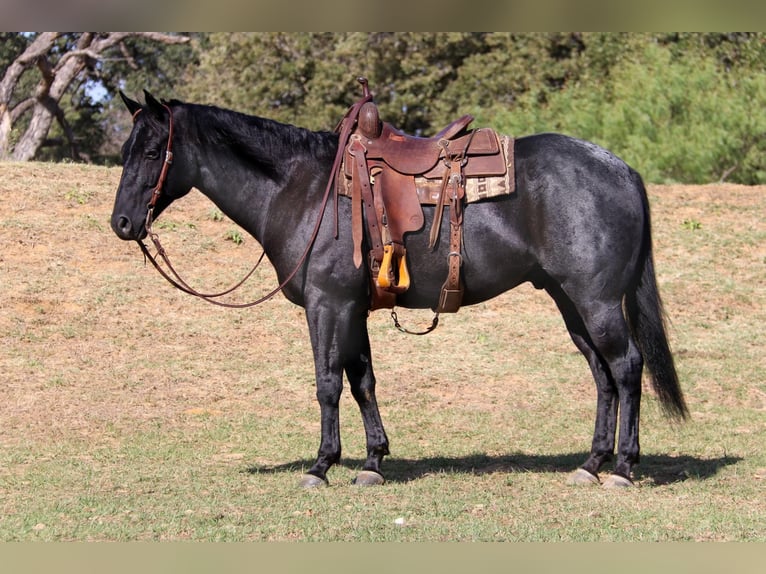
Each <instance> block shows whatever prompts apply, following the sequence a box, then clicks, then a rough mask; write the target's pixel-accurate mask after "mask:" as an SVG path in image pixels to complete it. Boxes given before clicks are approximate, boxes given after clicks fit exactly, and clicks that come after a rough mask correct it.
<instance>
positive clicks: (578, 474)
mask: <svg viewBox="0 0 766 574" xmlns="http://www.w3.org/2000/svg"><path fill="white" fill-rule="evenodd" d="M567 484H574V485H577V486H580V485H589V484H600V481H599V480H598V477H597V476H596V475H595V474H591V473H590V472H588V471H587V470H585V469H584V468H578V469H577V470H576V471H574V472H573V473H572V474H570V475H569V478H568V479H567Z"/></svg>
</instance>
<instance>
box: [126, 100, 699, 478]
mask: <svg viewBox="0 0 766 574" xmlns="http://www.w3.org/2000/svg"><path fill="white" fill-rule="evenodd" d="M145 97H146V103H145V104H144V105H142V104H140V103H139V102H136V101H133V100H130V99H129V98H127V97H125V96H124V95H123V100H124V101H125V104H126V105H127V107H128V109H129V110H130V112H131V113H132V114H133V117H134V125H133V129H132V132H131V134H130V137H129V138H128V140H127V141H126V143H125V145H124V147H123V162H124V166H123V172H122V178H121V180H120V185H119V188H118V190H117V195H116V199H115V204H114V211H113V213H112V220H111V224H112V229H113V230H114V232H115V233H116V234H117V235H118V236H119V237H120V238H121V239H125V240H134V241H140V240H142V239H143V238H145V237H146V235H147V229H146V226H147V213H148V205H149V204H150V202H152V205H153V216H154V217H157V216H158V215H159V214H160V213H161V212H162V210H163V209H165V208H166V207H167V206H168V205H170V203H171V202H173V201H175V200H176V199H179V198H181V197H182V196H183V195H185V194H186V193H188V192H189V191H190V190H191V189H192V188H197V189H199V190H200V191H201V192H202V193H203V194H205V195H206V196H207V197H208V198H210V199H211V200H212V201H213V203H215V205H216V206H218V208H220V209H221V211H222V212H224V213H225V214H226V215H227V216H228V217H230V218H231V219H232V220H233V221H234V222H236V223H237V224H239V225H240V226H241V227H242V228H244V229H245V230H246V231H247V232H249V233H250V234H251V235H252V236H253V237H255V239H256V240H257V241H259V242H260V243H261V245H262V246H263V248H264V250H265V253H266V255H267V256H268V258H269V260H270V261H271V263H272V264H273V266H274V268H275V269H276V272H277V275H278V278H279V280H280V281H284V280H286V279H289V280H288V281H287V283H286V285H284V287H283V289H282V290H283V292H284V295H285V296H286V297H287V298H288V299H289V300H290V301H292V302H293V303H295V304H296V305H300V306H301V307H303V308H304V309H305V313H306V320H307V322H308V328H309V334H310V337H311V344H312V348H313V353H314V364H315V370H316V394H317V399H318V401H319V405H320V410H321V429H322V430H321V442H320V445H319V451H318V455H317V458H316V462H315V463H314V465H313V466H312V467H311V468H310V470H309V471H308V474H307V475H304V477H303V478H302V481H301V482H302V484H303V485H304V486H313V485H321V484H325V483H326V481H327V471H328V470H329V468H330V467H331V466H332V465H333V464H335V463H337V462H338V461H339V459H340V456H341V444H340V432H339V416H338V414H339V413H338V404H339V399H340V396H341V389H342V386H343V374H344V373H345V375H346V377H347V378H348V382H349V385H350V388H351V392H352V394H353V396H354V399H355V400H356V402H357V403H358V405H359V408H360V410H361V413H362V418H363V421H364V428H365V433H366V437H367V459H366V462H365V464H364V468H363V470H362V471H361V472H360V473H359V476H358V477H357V479H356V482H357V483H360V484H379V483H382V482H383V478H382V473H381V463H382V460H383V457H384V456H385V455H387V454H389V445H388V438H387V437H386V433H385V431H384V429H383V424H382V422H381V418H380V414H379V411H378V405H377V401H376V397H375V376H374V374H373V367H372V357H371V354H370V343H369V337H368V334H367V317H368V314H369V310H370V295H369V289H370V285H369V275H368V270H367V269H366V268H365V265H362V266H361V268H357V267H356V266H355V265H354V263H353V262H352V251H353V244H352V233H351V215H352V214H351V210H352V207H351V201H350V199H349V198H348V197H345V196H340V197H339V198H338V200H337V206H335V205H334V203H331V205H333V208H329V209H326V210H324V209H323V205H322V204H323V197H324V196H325V188H326V185H327V182H328V178H330V176H331V169H332V165H333V160H334V158H335V156H336V151H337V149H338V140H339V136H338V134H337V133H331V132H312V131H309V130H306V129H302V128H298V127H295V126H291V125H285V124H282V123H278V122H275V121H272V120H268V119H264V118H260V117H254V116H248V115H243V114H240V113H236V112H233V111H228V110H224V109H220V108H216V107H210V106H202V105H194V104H187V103H182V102H178V101H171V102H159V101H157V100H155V99H154V98H153V97H152V96H151V95H150V94H148V93H146V94H145ZM171 125H172V126H173V128H172V129H173V133H169V131H170V130H169V126H171ZM171 139H172V148H173V161H172V165H171V164H168V163H166V162H164V153H165V150H166V149H168V148H169V145H170V140H171ZM514 145H515V150H514V151H515V177H516V192H515V193H513V194H511V195H508V196H505V197H503V198H501V199H492V200H488V201H481V202H478V203H471V204H468V205H466V206H465V210H464V233H463V241H464V247H463V253H462V257H463V263H462V269H461V274H462V278H463V281H464V288H465V292H464V296H463V304H464V305H471V304H475V303H480V302H482V301H486V300H487V299H490V298H492V297H495V296H496V295H499V294H501V293H503V292H505V291H508V290H509V289H513V288H514V287H516V286H517V285H519V284H521V283H523V282H526V281H529V282H531V283H532V284H533V285H534V286H535V287H537V288H539V289H545V290H546V291H547V292H548V294H549V295H550V296H551V297H552V298H553V300H554V301H555V302H556V305H557V306H558V308H559V310H560V312H561V314H562V316H563V317H564V321H565V323H566V327H567V329H568V331H569V333H570V335H571V337H572V340H573V341H574V344H575V345H576V346H577V348H578V349H579V350H580V351H581V352H582V354H583V355H584V356H585V358H586V359H587V361H588V364H589V365H590V368H591V371H592V373H593V377H594V379H595V382H596V390H597V393H598V400H597V409H596V424H595V431H594V434H593V442H592V446H591V452H590V455H589V456H588V458H587V460H585V462H584V463H583V465H582V466H581V467H580V468H579V469H577V470H576V471H575V472H574V473H573V474H572V475H571V478H570V482H574V483H598V482H599V478H598V472H599V469H600V468H601V466H602V465H603V464H604V463H606V462H608V461H610V460H611V459H612V458H613V456H614V450H615V435H616V433H617V430H618V418H619V443H618V444H617V457H616V461H615V462H614V467H613V470H612V473H611V474H610V475H609V476H608V477H607V478H606V479H605V480H604V481H603V484H604V485H605V486H627V485H630V484H632V482H631V469H632V467H633V466H634V465H635V464H636V463H637V462H638V460H639V439H638V435H639V406H640V401H641V374H642V370H643V366H644V363H646V366H647V367H648V370H649V372H650V373H651V377H652V382H653V388H654V390H655V392H656V393H657V395H658V397H659V399H660V401H661V403H662V406H663V407H664V410H665V411H666V412H667V413H668V414H669V415H670V416H672V417H677V418H685V417H686V416H687V408H686V405H685V402H684V398H683V395H682V393H681V389H680V387H679V384H678V379H677V376H676V371H675V367H674V364H673V358H672V355H671V353H670V349H669V346H668V342H667V337H666V334H665V328H664V323H663V311H662V304H661V301H660V297H659V293H658V290H657V284H656V278H655V271H654V263H653V258H652V241H651V237H650V222H649V205H648V201H647V195H646V190H645V188H644V185H643V183H642V180H641V178H640V176H639V175H638V174H637V173H636V172H635V171H634V170H633V169H631V168H630V167H629V166H627V165H626V164H625V163H624V162H623V161H621V160H620V159H618V158H617V157H615V156H614V155H613V154H611V153H610V152H608V151H606V150H604V149H602V148H600V147H598V146H596V145H594V144H592V143H588V142H584V141H581V140H577V139H573V138H571V137H567V136H564V135H558V134H539V135H532V136H528V137H522V138H518V139H516V140H515V144H514ZM155 189H158V190H159V189H161V193H160V194H158V195H157V194H154V190H155ZM154 195H157V196H156V197H154V198H153V196H154ZM331 202H332V200H331ZM335 208H337V213H338V230H337V235H336V229H335V227H336V220H335V211H336V209H335ZM447 211H448V210H445V213H444V217H445V218H446V219H447V220H448V215H447ZM424 214H425V225H424V227H423V229H422V230H421V231H418V232H414V233H410V234H408V235H407V237H406V248H407V254H408V260H409V269H410V276H411V286H410V288H409V290H408V291H406V292H405V293H404V294H401V295H398V296H397V300H396V304H397V306H400V307H403V308H418V309H426V308H431V309H433V308H436V306H437V299H438V297H439V291H440V287H441V285H442V283H443V282H444V278H445V276H446V274H447V265H448V264H447V261H448V257H447V252H448V249H449V243H450V241H449V225H448V222H447V224H445V225H443V226H442V227H441V237H440V239H439V242H438V243H437V246H436V248H435V249H428V247H427V246H428V229H429V228H430V225H431V222H432V219H433V215H434V208H433V207H428V206H426V207H424ZM320 218H321V225H319V227H318V232H317V233H316V238H315V240H314V242H313V246H312V247H311V249H310V251H309V252H308V255H307V257H305V259H303V260H302V259H301V258H302V256H303V254H304V252H305V250H306V248H307V245H308V244H309V242H310V240H311V237H312V235H313V233H314V229H315V226H316V225H317V222H318V221H319V219H320ZM296 267H297V273H295V275H294V276H293V277H292V278H290V274H291V273H292V272H293V271H294V270H295V269H296ZM618 412H619V417H618Z"/></svg>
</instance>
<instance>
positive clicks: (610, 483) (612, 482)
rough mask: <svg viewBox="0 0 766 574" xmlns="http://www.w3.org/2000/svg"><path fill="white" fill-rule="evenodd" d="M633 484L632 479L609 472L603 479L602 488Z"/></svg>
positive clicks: (625, 486) (624, 486)
mask: <svg viewBox="0 0 766 574" xmlns="http://www.w3.org/2000/svg"><path fill="white" fill-rule="evenodd" d="M631 486H633V481H632V480H630V479H629V478H625V477H624V476H621V475H619V474H610V475H609V476H607V477H606V480H604V488H628V487H631Z"/></svg>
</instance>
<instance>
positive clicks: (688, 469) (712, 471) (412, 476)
mask: <svg viewBox="0 0 766 574" xmlns="http://www.w3.org/2000/svg"><path fill="white" fill-rule="evenodd" d="M587 457H588V453H586V452H579V453H570V454H558V455H535V454H510V455H503V456H488V455H484V454H472V455H467V456H460V457H428V458H421V459H406V458H395V457H391V458H386V460H385V461H384V463H383V464H384V466H383V470H384V473H385V476H386V480H387V481H388V482H400V483H405V482H410V481H413V480H418V479H420V478H423V477H425V476H429V475H433V474H439V473H463V474H474V475H481V474H489V473H493V472H501V473H509V474H512V473H519V472H558V473H564V474H568V473H570V472H572V471H573V470H575V469H576V468H577V467H578V466H579V465H580V464H582V463H583V462H584V461H585V459H586V458H587ZM741 460H742V458H740V457H734V456H723V457H717V458H699V457H694V456H685V455H682V456H670V455H663V454H659V455H658V454H654V455H652V454H648V455H643V456H642V457H641V464H639V465H638V466H637V467H636V468H635V472H634V479H635V480H636V481H642V480H646V479H649V480H650V481H651V482H653V483H654V484H655V485H663V484H672V483H676V482H683V481H685V480H688V479H690V478H693V479H696V480H704V479H707V478H710V477H712V476H715V475H716V474H717V473H718V471H719V470H720V469H721V468H724V467H726V466H729V465H732V464H736V463H738V462H740V461H741ZM313 463H314V461H313V460H312V459H304V460H298V461H295V462H289V463H285V464H280V465H274V466H256V465H253V466H251V467H248V468H247V469H246V470H245V472H248V473H250V474H259V473H280V472H286V473H294V472H305V471H306V470H308V469H309V468H310V467H311V465H312V464H313ZM340 464H341V465H342V466H345V467H347V468H351V469H357V470H359V469H361V468H362V465H363V464H364V460H362V459H342V460H341V462H340ZM608 470H609V469H608V468H607V467H604V468H603V469H602V474H603V473H606V472H608Z"/></svg>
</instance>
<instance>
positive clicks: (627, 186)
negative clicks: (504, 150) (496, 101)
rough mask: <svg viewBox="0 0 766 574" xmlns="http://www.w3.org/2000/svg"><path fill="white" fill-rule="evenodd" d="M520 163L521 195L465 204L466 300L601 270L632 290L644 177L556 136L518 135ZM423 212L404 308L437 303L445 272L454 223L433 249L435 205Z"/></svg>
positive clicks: (412, 244) (411, 249)
mask: <svg viewBox="0 0 766 574" xmlns="http://www.w3.org/2000/svg"><path fill="white" fill-rule="evenodd" d="M514 163H515V170H516V174H515V175H516V191H515V192H514V193H512V194H510V195H508V196H505V197H503V198H496V199H492V200H488V201H481V202H477V203H472V204H469V205H468V206H467V207H466V209H465V215H464V226H465V228H464V229H465V231H464V249H463V254H462V256H463V273H462V277H463V279H464V282H465V295H464V299H463V303H464V304H465V305H470V304H473V303H478V302H481V301H485V300H487V299H490V298H492V297H494V296H497V295H499V294H500V293H503V292H504V291H507V290H509V289H512V288H514V287H516V286H517V285H519V284H520V283H523V282H526V281H531V282H533V283H534V284H535V285H536V286H538V287H541V286H543V285H544V284H545V282H546V281H548V280H551V279H553V280H556V281H559V282H570V283H572V282H576V281H579V282H581V283H583V284H587V283H588V282H590V281H592V280H593V279H594V278H595V277H596V276H600V277H599V281H600V282H608V283H610V284H611V285H612V286H613V287H614V289H615V292H620V291H622V290H624V288H625V287H626V285H627V282H628V281H629V280H630V278H631V277H632V274H633V267H634V264H635V262H636V261H637V258H638V256H639V252H640V246H641V242H642V234H643V230H644V224H645V217H646V212H645V201H644V199H642V196H643V194H644V193H645V192H644V190H643V184H642V183H641V179H640V177H639V176H638V174H637V173H636V172H635V171H634V170H633V169H631V168H630V167H629V166H628V165H627V164H626V163H625V162H624V161H622V160H621V159H620V158H618V157H617V156H615V155H614V154H612V153H611V152H609V151H607V150H605V149H603V148H601V147H599V146H597V145H595V144H593V143H590V142H587V141H584V140H579V139H576V138H572V137H569V136H565V135H561V134H554V133H546V134H537V135H532V136H526V137H522V138H518V139H517V140H516V142H515V160H514ZM424 211H425V215H426V217H425V219H426V225H425V226H424V231H421V232H420V233H417V234H412V235H411V236H410V237H409V238H408V241H407V249H408V258H409V259H410V261H411V267H412V269H411V275H412V277H413V288H411V291H412V292H410V293H406V294H405V295H404V296H401V297H400V298H399V301H398V304H400V305H401V306H405V307H407V306H411V307H424V306H429V305H431V304H432V301H431V300H432V299H433V293H438V286H439V285H440V281H443V280H444V279H443V278H444V274H445V273H446V257H445V255H446V251H445V252H444V253H442V251H444V250H445V249H446V246H447V245H448V244H449V241H448V236H447V235H446V234H447V233H448V228H449V225H448V224H446V225H443V226H442V240H441V247H440V248H439V249H437V250H436V251H434V252H429V251H428V250H427V248H426V238H427V230H428V229H429V228H430V225H431V221H432V217H433V209H432V208H426V209H425V210H424ZM445 217H447V216H446V215H445ZM626 261H627V262H628V263H629V264H628V265H625V262H626ZM615 262H621V263H619V264H618V263H615Z"/></svg>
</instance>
